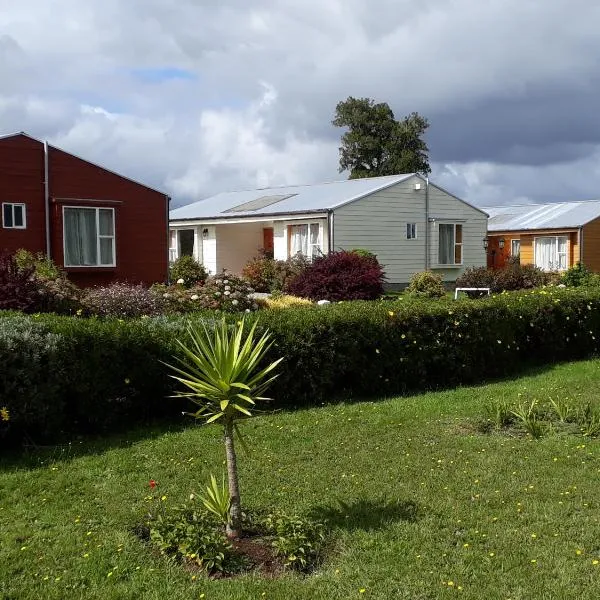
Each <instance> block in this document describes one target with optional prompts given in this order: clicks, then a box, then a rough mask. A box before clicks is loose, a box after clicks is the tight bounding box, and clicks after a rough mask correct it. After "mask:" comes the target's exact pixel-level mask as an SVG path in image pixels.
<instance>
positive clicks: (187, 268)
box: [169, 256, 208, 288]
mask: <svg viewBox="0 0 600 600" xmlns="http://www.w3.org/2000/svg"><path fill="white" fill-rule="evenodd" d="M207 277H208V273H207V271H206V269H205V268H204V265H201V264H200V263H199V262H198V261H197V260H196V259H195V258H194V257H193V256H180V257H179V258H178V259H177V260H176V261H175V262H174V263H173V264H172V265H171V269H170V272H169V278H170V280H171V283H179V285H183V286H184V287H186V288H190V287H194V286H198V285H202V284H203V283H204V282H205V281H206V279H207Z"/></svg>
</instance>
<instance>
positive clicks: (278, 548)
mask: <svg viewBox="0 0 600 600" xmlns="http://www.w3.org/2000/svg"><path fill="white" fill-rule="evenodd" d="M263 525H264V526H265V528H266V529H267V531H268V532H269V533H271V534H272V535H274V536H275V539H274V540H273V548H274V550H275V554H276V555H277V556H280V557H281V558H282V559H283V560H284V564H285V565H286V566H289V567H292V568H294V569H297V570H300V571H307V570H310V569H312V568H313V567H315V566H316V565H317V564H318V562H319V559H320V556H321V553H322V551H323V547H324V544H325V541H326V539H327V536H326V530H325V525H324V524H323V523H320V522H319V521H315V520H312V519H309V518H306V517H300V516H297V515H287V514H285V513H273V514H269V515H267V517H265V518H264V520H263Z"/></svg>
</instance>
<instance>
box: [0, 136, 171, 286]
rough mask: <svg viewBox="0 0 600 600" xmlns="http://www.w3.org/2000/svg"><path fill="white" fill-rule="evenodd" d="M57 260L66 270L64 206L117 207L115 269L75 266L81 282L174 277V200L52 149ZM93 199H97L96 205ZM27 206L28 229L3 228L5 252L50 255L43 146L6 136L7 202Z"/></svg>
mask: <svg viewBox="0 0 600 600" xmlns="http://www.w3.org/2000/svg"><path fill="white" fill-rule="evenodd" d="M48 167H49V190H50V198H51V207H50V214H51V235H50V242H51V256H52V259H53V260H54V261H55V262H56V263H57V264H58V265H60V266H63V265H64V257H63V254H64V251H63V223H62V207H63V206H64V205H75V206H78V205H81V206H94V207H101V206H106V207H110V208H114V209H115V230H116V240H115V243H116V267H114V268H106V267H103V268H94V267H81V268H77V267H75V268H68V269H67V272H68V274H69V277H70V278H71V279H72V280H73V281H74V282H75V283H77V284H78V285H81V286H93V285H103V284H106V283H110V282H111V281H128V282H131V283H145V284H152V283H155V282H160V281H165V280H166V279H167V273H168V257H167V246H168V241H167V236H168V215H167V209H168V206H167V202H168V201H167V198H166V196H165V195H164V194H161V193H160V192H157V191H154V190H151V189H149V188H147V187H144V186H143V185H141V184H138V183H135V182H133V181H130V180H129V179H126V178H124V177H121V176H119V175H117V174H115V173H111V172H110V171H106V170H105V169H103V168H102V167H99V166H96V165H93V164H91V163H89V162H87V161H85V160H82V159H80V158H77V157H76V156H73V155H72V154H68V153H67V152H64V151H62V150H60V149H58V148H54V147H52V146H50V147H49V152H48ZM90 201H91V202H90ZM1 202H24V203H25V204H26V206H27V208H26V214H27V229H14V230H13V229H4V228H2V227H1V224H2V223H1V218H2V217H1V214H0V250H4V249H7V250H9V251H11V252H14V251H15V250H17V249H19V248H26V249H27V250H31V251H33V252H45V250H46V240H45V237H46V236H45V227H46V226H45V213H44V210H45V206H44V144H43V143H42V142H39V141H38V140H34V139H32V138H30V137H28V136H26V135H16V136H12V137H7V138H2V139H0V203H1Z"/></svg>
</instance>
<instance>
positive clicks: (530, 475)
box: [0, 360, 600, 600]
mask: <svg viewBox="0 0 600 600" xmlns="http://www.w3.org/2000/svg"><path fill="white" fill-rule="evenodd" d="M599 383H600V361H598V360H596V361H586V362H579V363H572V364H565V365H560V366H556V367H553V368H548V369H546V370H543V371H538V372H537V373H533V374H530V375H528V376H526V377H523V378H520V379H516V380H512V381H508V382H500V383H494V384H490V385H484V386H480V387H470V388H461V389H457V390H452V391H446V392H438V393H429V394H422V395H416V396H411V397H407V398H392V399H386V400H381V401H379V402H362V403H355V404H339V405H331V406H323V407H320V408H316V409H312V410H305V411H301V412H295V413H278V414H274V415H268V416H263V417H259V418H256V419H255V420H253V421H249V422H247V423H245V424H244V431H245V433H246V435H247V439H248V441H249V442H250V443H251V445H252V447H253V451H252V453H251V455H250V456H249V457H243V456H241V457H240V469H241V473H240V475H241V484H242V500H243V502H244V503H245V504H246V506H249V507H255V508H260V507H280V508H285V509H286V510H290V511H299V512H302V513H306V512H310V511H312V512H313V513H315V514H319V515H326V514H327V515H329V516H330V517H331V519H332V526H333V531H332V536H333V547H332V549H331V551H330V553H329V555H328V557H327V559H326V561H325V564H324V565H323V566H322V568H320V569H319V570H318V572H317V573H315V574H314V575H311V576H309V577H301V576H298V575H294V574H289V575H286V576H284V577H281V578H278V579H263V578H260V577H257V576H254V575H246V576H244V577H241V578H239V579H230V580H208V579H206V578H204V577H201V576H199V577H196V578H193V576H192V574H191V573H189V572H186V571H184V570H182V569H180V568H179V567H178V566H177V565H175V564H172V563H170V562H169V561H168V560H166V559H163V558H161V557H158V556H155V555H153V554H151V553H150V552H149V551H148V549H147V548H146V547H145V546H144V544H143V543H142V542H141V541H140V540H139V539H138V538H136V536H135V535H134V534H133V533H132V531H131V528H132V527H133V526H134V525H135V524H136V523H137V522H140V520H142V519H143V515H144V511H145V510H147V507H148V500H147V497H148V496H149V495H150V494H151V492H152V491H151V490H150V489H149V486H148V482H149V480H150V479H151V478H153V479H155V480H156V481H157V482H158V484H159V486H158V488H157V489H158V490H160V494H161V495H165V496H166V497H167V498H166V501H165V502H166V503H167V504H169V503H179V502H181V501H183V500H185V499H186V498H187V497H188V496H189V494H190V492H192V491H198V490H199V488H200V486H201V484H203V483H204V482H206V481H207V479H208V475H209V473H210V472H211V471H213V472H214V471H217V472H220V470H221V468H222V467H221V464H222V461H223V450H222V443H221V439H220V432H219V429H218V428H216V427H187V428H181V429H175V428H172V429H171V430H170V431H169V430H167V429H165V428H163V429H161V428H155V429H145V430H138V431H136V432H132V433H130V434H129V435H119V436H114V437H111V438H110V439H104V440H97V441H77V442H74V443H73V444H72V445H71V446H67V447H64V448H58V449H52V450H48V451H46V452H45V453H37V454H36V453H30V454H28V455H26V456H24V457H18V458H15V457H4V458H3V459H1V460H0V597H1V598H3V599H6V600H8V599H19V600H27V599H36V600H37V599H38V598H44V599H47V600H50V599H55V598H56V599H65V598H95V599H102V600H107V599H119V600H125V599H129V598H130V599H139V598H144V599H159V598H161V599H162V598H169V600H177V599H184V598H185V599H192V598H193V599H197V598H205V599H206V600H212V599H223V600H225V599H234V598H235V599H240V600H241V599H254V598H256V599H261V600H262V599H265V600H284V599H285V600H293V599H305V598H311V599H328V600H329V599H332V600H333V599H344V600H346V599H348V598H364V599H367V598H368V599H375V598H379V599H391V598H407V599H408V598H410V599H412V600H414V599H423V598H435V599H437V598H455V597H462V598H473V599H475V598H477V599H480V598H486V599H504V600H506V599H508V598H512V599H513V600H517V599H524V598H535V599H542V598H548V599H550V598H551V599H553V600H555V599H560V598H578V599H586V598H589V599H590V600H591V599H597V598H600V564H599V562H598V561H600V522H599V511H598V509H599V506H600V497H599V493H598V482H599V481H600V440H598V439H595V440H594V439H588V438H584V437H582V436H580V435H573V434H552V435H548V436H546V437H544V438H542V439H540V440H533V439H531V438H527V437H523V436H514V435H513V436H509V435H505V434H498V433H494V434H481V433H478V430H477V429H476V427H475V426H474V424H475V421H476V419H477V418H478V416H480V415H481V411H482V409H481V407H482V404H483V403H484V402H486V401H487V400H489V399H498V398H507V399H516V398H517V397H518V394H522V396H521V398H533V397H537V398H540V399H544V398H547V397H548V396H549V395H551V394H553V395H554V396H557V395H561V396H569V397H570V398H573V399H577V400H579V401H584V400H589V399H593V400H595V399H596V396H597V393H598V392H597V390H598V388H599ZM337 499H340V500H342V501H343V502H345V503H346V504H347V505H348V510H347V511H345V510H341V511H340V510H338V511H337V512H336V510H335V509H334V510H332V509H331V507H332V506H333V507H334V508H335V506H336V502H337Z"/></svg>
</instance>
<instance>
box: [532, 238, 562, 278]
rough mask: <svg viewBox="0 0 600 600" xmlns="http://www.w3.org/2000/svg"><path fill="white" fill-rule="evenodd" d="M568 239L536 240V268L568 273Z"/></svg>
mask: <svg viewBox="0 0 600 600" xmlns="http://www.w3.org/2000/svg"><path fill="white" fill-rule="evenodd" d="M567 249H568V239H567V237H566V236H556V237H554V236H552V237H538V238H535V266H536V267H539V268H540V269H542V270H543V271H566V270H567V268H568V267H569V260H568V257H567Z"/></svg>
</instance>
